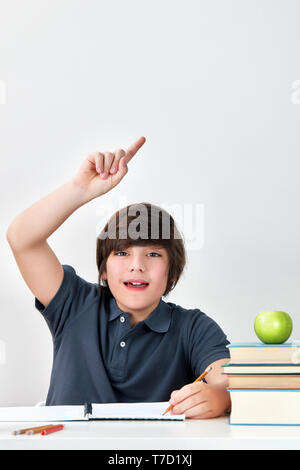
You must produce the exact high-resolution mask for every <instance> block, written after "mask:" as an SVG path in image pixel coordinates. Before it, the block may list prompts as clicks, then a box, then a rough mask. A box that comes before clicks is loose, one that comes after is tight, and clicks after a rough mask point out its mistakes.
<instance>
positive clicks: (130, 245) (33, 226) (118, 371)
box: [7, 137, 230, 419]
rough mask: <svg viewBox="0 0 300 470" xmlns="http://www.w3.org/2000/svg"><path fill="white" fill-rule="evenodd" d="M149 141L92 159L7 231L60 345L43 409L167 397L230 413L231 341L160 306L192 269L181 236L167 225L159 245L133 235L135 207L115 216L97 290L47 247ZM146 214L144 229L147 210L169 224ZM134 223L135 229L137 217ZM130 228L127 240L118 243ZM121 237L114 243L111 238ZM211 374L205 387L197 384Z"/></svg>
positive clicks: (199, 315) (193, 409)
mask: <svg viewBox="0 0 300 470" xmlns="http://www.w3.org/2000/svg"><path fill="white" fill-rule="evenodd" d="M144 142H145V138H144V137H141V138H140V139H138V140H137V141H136V142H135V143H134V144H133V145H132V146H130V147H129V148H128V150H127V151H126V152H125V151H124V150H123V149H119V150H116V152H115V153H109V152H107V153H100V152H95V153H92V154H90V155H89V156H88V157H87V158H86V159H85V160H84V162H83V163H82V165H81V166H80V168H79V171H78V173H77V174H76V176H75V177H74V178H72V179H71V180H70V181H69V182H68V183H66V184H65V185H63V186H62V187H61V188H59V189H57V190H56V191H54V192H53V193H51V194H49V195H48V196H46V197H44V198H43V199H41V200H40V201H38V202H36V203H35V204H33V205H32V206H31V207H29V208H28V209H27V210H25V211H24V212H23V213H21V214H20V215H18V216H17V217H16V218H15V219H14V220H13V221H12V223H11V224H10V226H9V228H8V231H7V240H8V242H9V244H10V247H11V249H12V251H13V254H14V257H15V260H16V262H17V264H18V267H19V269H20V271H21V274H22V276H23V278H24V280H25V282H26V284H27V285H28V287H29V289H30V290H31V292H32V293H33V294H34V295H35V306H36V308H37V309H38V310H39V311H40V312H41V313H42V315H43V316H44V318H45V320H46V322H47V324H48V326H49V329H50V331H51V334H52V337H53V346H54V357H53V368H52V373H51V381H50V387H49V391H48V395H47V401H46V405H64V404H69V405H76V404H82V403H85V402H94V403H96V402H98V403H101V402H107V403H108V402H141V401H144V402H147V401H151V402H152V401H153V402H154V401H166V400H169V398H170V404H172V405H174V406H173V411H172V412H173V413H175V414H178V413H179V414H183V413H184V414H185V415H186V417H187V418H194V419H197V418H198V419H199V418H211V417H215V416H219V415H221V414H223V413H224V412H225V411H228V410H229V407H230V398H229V393H228V391H227V390H226V388H227V386H228V384H227V380H226V378H225V376H222V375H221V372H222V369H221V364H224V363H226V362H228V360H229V352H228V349H227V348H226V345H227V344H228V341H227V338H226V336H225V334H224V333H223V331H222V330H221V328H220V327H219V326H218V325H217V324H216V322H214V321H213V320H212V319H211V318H209V317H208V316H206V315H205V314H204V313H203V312H201V311H200V310H199V309H194V310H186V309H184V308H182V307H180V306H178V305H175V304H172V303H170V302H169V303H166V302H164V301H163V300H162V298H161V297H162V296H164V295H167V294H168V293H169V292H170V290H172V288H174V287H175V285H176V283H177V281H178V279H179V277H180V275H181V272H182V270H183V267H184V264H185V253H184V248H183V244H182V240H181V239H178V238H176V239H175V236H174V233H173V235H171V237H170V238H166V239H164V238H163V237H162V231H163V230H164V228H165V227H162V219H159V220H160V222H159V227H158V228H159V237H158V238H155V237H153V239H151V238H150V239H147V238H142V237H140V238H135V237H131V236H130V235H128V233H129V231H130V230H129V229H132V226H131V227H129V224H128V218H127V215H128V208H125V211H124V210H122V211H119V212H118V213H117V215H118V217H117V222H116V219H115V217H113V218H112V219H111V220H110V223H108V224H106V227H105V229H104V231H103V232H102V233H101V234H100V237H99V239H98V241H97V265H98V273H99V285H98V286H97V285H95V284H91V283H89V282H87V281H85V280H84V279H82V278H80V277H79V276H78V275H77V274H76V272H75V270H74V269H73V268H72V267H71V266H68V265H61V264H60V262H59V260H58V259H57V257H56V256H55V254H54V252H53V251H52V250H51V248H50V246H49V245H48V243H47V238H48V237H49V236H50V235H51V234H52V233H53V232H54V231H55V230H56V229H57V228H58V227H59V226H60V225H61V224H62V223H63V222H64V221H65V220H66V219H67V218H68V217H69V216H70V215H71V214H72V213H73V212H74V211H75V210H76V209H78V208H79V207H81V206H82V205H83V204H85V203H87V202H89V201H90V200H92V199H94V198H96V197H99V196H101V195H103V194H105V193H106V192H108V191H110V190H111V189H112V188H114V187H115V186H116V185H117V184H118V183H119V182H120V181H121V180H122V178H123V177H124V176H125V174H126V173H127V171H128V168H127V163H128V162H129V161H130V160H131V158H132V157H133V156H134V155H135V153H136V152H137V151H138V150H139V149H140V147H141V146H142V145H143V144H144ZM143 207H144V208H145V210H146V214H145V213H144V218H142V219H141V220H142V226H143V227H142V229H144V228H145V226H146V227H147V228H149V227H151V224H152V219H150V218H149V213H148V212H147V211H148V209H149V208H156V209H158V213H160V217H162V216H161V211H160V208H157V207H156V206H151V205H149V204H147V203H145V204H140V205H138V208H139V209H142V208H143ZM124 215H125V216H126V217H125V218H124ZM165 215H166V213H165ZM129 219H130V220H129V221H130V222H133V221H136V219H135V217H134V216H133V217H131V218H130V217H129ZM124 220H125V221H124ZM170 220H171V228H172V229H173V232H174V230H176V227H175V224H174V221H173V219H172V218H171V219H170ZM115 222H116V223H115ZM124 228H125V229H126V231H127V232H128V233H127V234H126V237H125V238H123V237H121V236H119V235H120V233H121V231H122V230H123V229H124ZM106 229H108V233H107V232H106ZM114 229H117V230H118V234H117V238H115V237H110V236H109V235H111V234H113V235H114V233H113V232H114ZM133 231H134V230H131V232H132V233H133ZM152 255H154V256H152ZM103 284H104V285H103ZM105 285H106V287H105ZM209 365H210V366H211V367H212V370H211V371H210V372H209V374H208V375H207V377H206V383H204V382H196V383H193V382H194V380H195V379H196V378H197V377H198V376H199V375H200V373H202V372H203V370H204V369H205V368H206V367H207V366H209Z"/></svg>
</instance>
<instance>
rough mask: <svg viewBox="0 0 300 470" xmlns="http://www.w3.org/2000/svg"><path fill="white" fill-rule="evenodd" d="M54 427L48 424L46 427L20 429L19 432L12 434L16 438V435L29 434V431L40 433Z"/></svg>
mask: <svg viewBox="0 0 300 470" xmlns="http://www.w3.org/2000/svg"><path fill="white" fill-rule="evenodd" d="M52 426H54V424H48V425H46V426H35V427H32V428H26V429H18V430H17V431H13V432H12V434H14V435H15V436H16V435H19V434H27V433H28V432H29V431H36V430H37V432H40V431H42V430H43V429H46V428H49V427H52ZM33 433H34V432H32V433H30V434H33Z"/></svg>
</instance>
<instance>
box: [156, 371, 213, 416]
mask: <svg viewBox="0 0 300 470" xmlns="http://www.w3.org/2000/svg"><path fill="white" fill-rule="evenodd" d="M210 370H211V367H210V366H208V367H207V368H206V369H205V371H204V372H203V373H202V374H201V375H199V377H198V378H197V379H196V380H194V382H193V383H195V382H200V380H203V379H204V377H205V376H206V375H207V374H208V372H209V371H210ZM173 406H175V405H170V406H169V407H168V408H167V409H166V411H165V412H164V413H163V416H164V415H165V414H166V413H168V412H169V411H170V410H171V409H172V408H173Z"/></svg>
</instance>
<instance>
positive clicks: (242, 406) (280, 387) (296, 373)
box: [222, 341, 300, 425]
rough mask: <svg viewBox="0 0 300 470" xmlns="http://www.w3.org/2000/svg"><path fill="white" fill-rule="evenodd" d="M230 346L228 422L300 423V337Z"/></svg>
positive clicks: (227, 370)
mask: <svg viewBox="0 0 300 470" xmlns="http://www.w3.org/2000/svg"><path fill="white" fill-rule="evenodd" d="M228 348H229V350H230V362H229V363H227V364H224V365H223V366H222V367H223V374H226V375H227V376H228V381H229V388H228V391H229V392H230V397H231V413H230V418H229V423H230V424H242V425H246V424H270V425H300V341H295V342H292V343H283V344H265V343H232V344H229V345H228Z"/></svg>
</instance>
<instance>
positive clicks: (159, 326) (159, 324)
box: [108, 296, 172, 333]
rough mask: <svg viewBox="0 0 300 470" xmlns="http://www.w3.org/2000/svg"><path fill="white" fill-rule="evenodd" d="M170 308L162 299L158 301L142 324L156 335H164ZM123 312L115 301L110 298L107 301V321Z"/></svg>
mask: <svg viewBox="0 0 300 470" xmlns="http://www.w3.org/2000/svg"><path fill="white" fill-rule="evenodd" d="M171 311H172V309H171V307H170V305H168V304H167V303H166V302H164V301H163V300H162V299H160V301H159V304H158V305H157V307H156V308H155V309H154V310H153V311H152V312H151V313H150V315H148V317H147V318H145V320H143V321H144V323H145V324H146V325H147V326H148V327H149V328H150V329H151V330H153V331H155V332H156V333H166V332H167V331H168V329H169V326H170V323H171ZM124 313H126V312H123V311H122V310H121V309H120V308H119V307H118V304H117V302H116V299H115V298H114V297H113V296H112V297H111V298H110V300H109V317H108V321H111V320H115V318H117V317H118V316H119V315H122V314H124Z"/></svg>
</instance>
